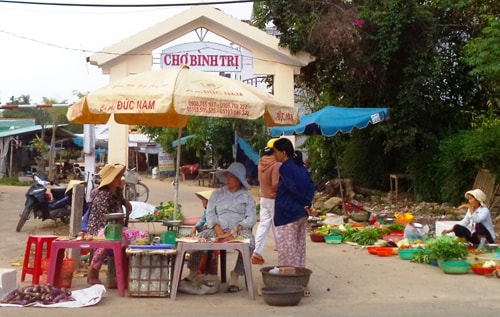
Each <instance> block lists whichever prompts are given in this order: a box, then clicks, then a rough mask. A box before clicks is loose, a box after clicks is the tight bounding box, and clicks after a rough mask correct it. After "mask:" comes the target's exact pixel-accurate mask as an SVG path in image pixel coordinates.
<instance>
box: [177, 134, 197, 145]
mask: <svg viewBox="0 0 500 317" xmlns="http://www.w3.org/2000/svg"><path fill="white" fill-rule="evenodd" d="M195 136H196V134H191V135H187V136H184V137H182V138H181V145H185V144H186V142H187V140H189V139H192V138H194V137H195ZM178 143H179V140H174V141H172V147H177V145H178Z"/></svg>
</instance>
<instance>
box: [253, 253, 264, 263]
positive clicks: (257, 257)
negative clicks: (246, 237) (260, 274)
mask: <svg viewBox="0 0 500 317" xmlns="http://www.w3.org/2000/svg"><path fill="white" fill-rule="evenodd" d="M252 264H260V265H262V264H264V258H263V257H259V256H257V255H255V254H254V255H252Z"/></svg>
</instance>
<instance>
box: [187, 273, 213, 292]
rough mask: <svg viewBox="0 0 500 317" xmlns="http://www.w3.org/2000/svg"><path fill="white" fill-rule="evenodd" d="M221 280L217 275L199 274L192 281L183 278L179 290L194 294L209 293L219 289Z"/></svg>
mask: <svg viewBox="0 0 500 317" xmlns="http://www.w3.org/2000/svg"><path fill="white" fill-rule="evenodd" d="M219 286H220V281H219V278H218V277H217V275H212V274H206V275H205V274H198V275H196V277H195V278H194V279H193V280H192V281H190V282H189V281H186V280H181V281H180V283H179V292H182V293H186V294H192V295H209V294H215V293H217V292H218V291H219Z"/></svg>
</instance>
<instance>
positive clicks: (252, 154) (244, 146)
mask: <svg viewBox="0 0 500 317" xmlns="http://www.w3.org/2000/svg"><path fill="white" fill-rule="evenodd" d="M238 146H239V147H240V149H241V150H242V151H243V153H245V155H246V156H247V157H248V158H249V159H250V160H251V161H252V162H253V163H254V164H255V165H258V164H259V153H257V152H256V151H255V150H254V149H253V148H252V146H251V145H250V144H248V142H247V141H245V140H244V139H243V138H241V137H238Z"/></svg>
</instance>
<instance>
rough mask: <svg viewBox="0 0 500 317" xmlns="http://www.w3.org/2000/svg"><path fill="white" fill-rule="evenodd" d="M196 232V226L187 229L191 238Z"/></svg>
mask: <svg viewBox="0 0 500 317" xmlns="http://www.w3.org/2000/svg"><path fill="white" fill-rule="evenodd" d="M195 234H196V226H193V227H192V228H191V230H190V231H189V236H190V237H191V238H192V237H194V236H195Z"/></svg>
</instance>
